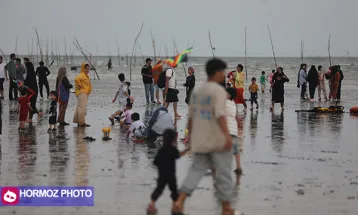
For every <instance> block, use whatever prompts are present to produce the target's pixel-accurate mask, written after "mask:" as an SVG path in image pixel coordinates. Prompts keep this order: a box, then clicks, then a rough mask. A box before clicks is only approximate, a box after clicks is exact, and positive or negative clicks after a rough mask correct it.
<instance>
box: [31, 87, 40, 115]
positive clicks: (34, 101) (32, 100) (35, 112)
mask: <svg viewBox="0 0 358 215" xmlns="http://www.w3.org/2000/svg"><path fill="white" fill-rule="evenodd" d="M37 95H38V93H37V92H36V94H35V95H33V96H32V97H31V99H30V103H31V108H32V111H31V110H29V119H32V117H33V116H34V114H38V113H39V112H38V110H37V108H36V101H37Z"/></svg>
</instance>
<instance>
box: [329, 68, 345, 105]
mask: <svg viewBox="0 0 358 215" xmlns="http://www.w3.org/2000/svg"><path fill="white" fill-rule="evenodd" d="M326 78H327V79H329V88H330V92H329V100H331V98H332V99H337V92H338V86H339V82H340V80H341V75H340V74H339V69H338V67H337V66H332V67H331V68H330V70H329V71H328V73H327V74H326Z"/></svg>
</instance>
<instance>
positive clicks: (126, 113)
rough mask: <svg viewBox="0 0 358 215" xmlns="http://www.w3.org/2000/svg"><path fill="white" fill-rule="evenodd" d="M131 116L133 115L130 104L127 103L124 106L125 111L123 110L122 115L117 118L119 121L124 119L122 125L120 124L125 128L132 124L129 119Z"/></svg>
mask: <svg viewBox="0 0 358 215" xmlns="http://www.w3.org/2000/svg"><path fill="white" fill-rule="evenodd" d="M132 114H133V111H132V104H130V103H129V104H127V105H126V109H125V110H124V113H123V114H122V116H121V117H120V118H119V121H120V120H121V119H123V118H124V121H123V124H122V123H121V124H122V125H125V126H129V125H131V124H132V118H131V117H132Z"/></svg>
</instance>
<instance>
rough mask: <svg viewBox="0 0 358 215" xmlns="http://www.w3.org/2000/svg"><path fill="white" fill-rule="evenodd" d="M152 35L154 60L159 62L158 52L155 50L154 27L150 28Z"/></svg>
mask: <svg viewBox="0 0 358 215" xmlns="http://www.w3.org/2000/svg"><path fill="white" fill-rule="evenodd" d="M150 37H151V38H152V47H153V52H154V62H155V63H157V53H156V51H155V48H156V47H155V36H153V34H152V29H150Z"/></svg>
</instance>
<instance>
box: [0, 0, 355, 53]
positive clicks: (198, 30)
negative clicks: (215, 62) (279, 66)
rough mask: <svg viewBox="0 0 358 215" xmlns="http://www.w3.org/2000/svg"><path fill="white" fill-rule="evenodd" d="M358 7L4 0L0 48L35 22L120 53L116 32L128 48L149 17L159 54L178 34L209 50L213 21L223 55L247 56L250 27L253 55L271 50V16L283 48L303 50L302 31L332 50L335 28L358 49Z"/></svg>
mask: <svg viewBox="0 0 358 215" xmlns="http://www.w3.org/2000/svg"><path fill="white" fill-rule="evenodd" d="M357 9H358V0H220V1H218V0H216V1H214V0H176V1H174V0H31V1H30V0H1V7H0V18H1V23H2V28H1V29H2V30H1V33H0V34H1V36H0V48H1V49H2V50H3V51H4V52H5V53H10V52H13V51H14V49H15V43H16V36H18V53H25V54H26V53H27V50H28V48H27V41H29V44H30V48H31V41H32V39H35V33H34V31H33V26H37V28H38V30H39V33H40V36H41V37H42V40H43V41H44V43H46V39H47V38H49V41H50V49H51V38H53V40H55V38H56V40H57V42H58V46H59V49H60V51H61V52H64V38H66V40H67V44H68V46H70V45H71V48H72V41H73V37H74V36H76V37H77V38H78V40H79V41H80V43H81V45H82V46H83V47H86V45H85V44H86V43H87V49H88V51H89V52H91V53H92V54H93V55H95V54H103V55H107V54H108V51H110V53H111V54H112V55H116V52H117V48H116V37H118V41H119V46H120V53H121V54H122V55H123V54H125V53H126V49H127V52H128V53H131V52H132V47H133V42H134V38H135V36H136V34H137V33H138V31H139V28H140V26H141V24H142V23H144V27H143V31H142V34H141V35H140V37H139V44H140V47H141V50H142V52H143V53H144V55H152V53H153V51H152V46H151V39H150V29H151V30H152V32H153V34H154V35H155V37H156V42H157V52H159V49H160V47H161V54H164V53H165V48H164V47H165V43H167V46H168V50H169V53H170V54H172V53H173V42H172V37H174V38H175V40H176V42H177V45H178V48H179V49H180V50H183V49H185V48H187V45H188V44H192V43H193V42H194V41H195V44H194V52H193V55H196V56H210V55H211V50H210V46H209V39H208V30H209V29H210V31H211V37H212V43H213V46H214V47H216V55H217V56H244V53H245V43H244V38H245V27H247V52H248V56H272V50H271V44H270V40H269V35H268V30H267V25H268V24H269V25H270V28H271V32H272V37H273V42H274V46H275V51H276V55H277V56H299V55H300V41H301V39H303V40H304V44H305V53H304V54H305V56H326V55H327V43H328V35H329V34H332V40H331V41H332V42H331V44H332V48H331V52H332V55H333V56H347V53H348V52H349V53H350V56H358V45H357V40H358V28H357V27H358V25H357V20H358V13H357ZM108 41H109V43H110V50H108ZM161 44H162V45H161ZM97 46H98V50H97ZM68 49H69V48H68ZM34 50H35V49H34ZM136 53H137V55H140V51H139V49H137V51H136Z"/></svg>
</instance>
